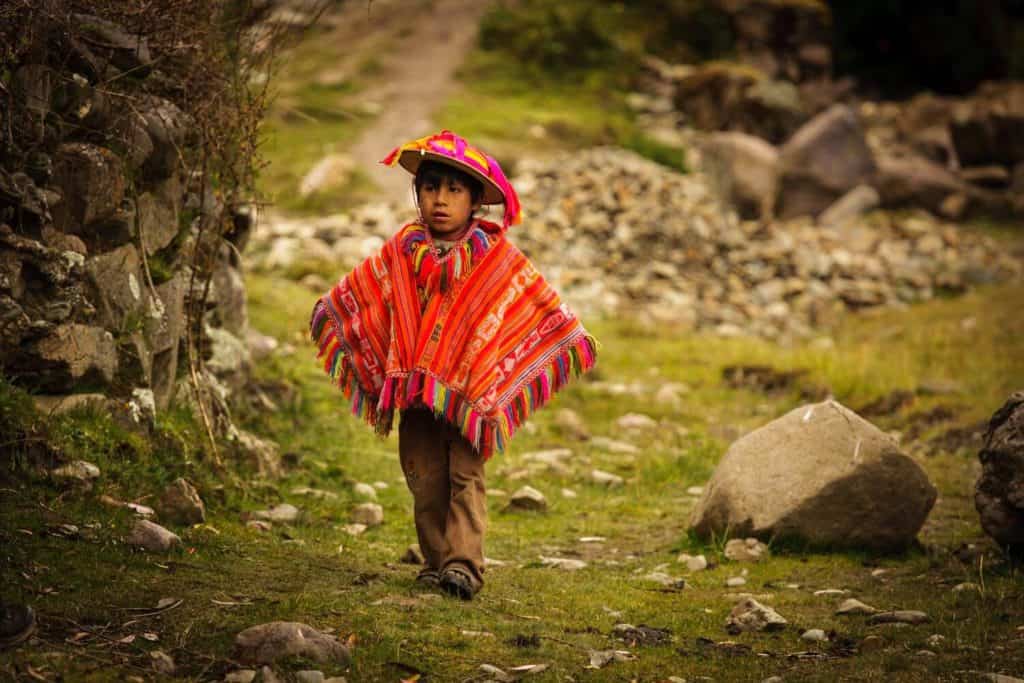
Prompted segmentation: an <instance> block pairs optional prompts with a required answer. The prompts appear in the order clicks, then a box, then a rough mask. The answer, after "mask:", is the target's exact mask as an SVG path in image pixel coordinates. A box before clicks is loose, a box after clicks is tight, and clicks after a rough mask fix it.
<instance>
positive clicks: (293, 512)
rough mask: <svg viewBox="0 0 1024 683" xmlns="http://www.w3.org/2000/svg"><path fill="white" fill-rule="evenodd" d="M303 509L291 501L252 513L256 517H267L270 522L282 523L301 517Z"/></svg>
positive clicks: (288, 522)
mask: <svg viewBox="0 0 1024 683" xmlns="http://www.w3.org/2000/svg"><path fill="white" fill-rule="evenodd" d="M300 514H301V511H300V510H299V508H297V507H295V506H294V505H292V504H291V503H281V504H280V505H275V506H273V507H271V508H270V509H269V510H257V511H255V512H253V513H252V516H253V517H255V518H256V519H265V520H267V521H269V522H281V523H282V524H290V523H291V522H294V521H296V520H297V519H298V518H299V515H300Z"/></svg>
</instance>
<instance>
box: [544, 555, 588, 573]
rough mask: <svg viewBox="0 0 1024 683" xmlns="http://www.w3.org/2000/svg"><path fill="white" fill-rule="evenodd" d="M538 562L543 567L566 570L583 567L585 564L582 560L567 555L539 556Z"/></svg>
mask: <svg viewBox="0 0 1024 683" xmlns="http://www.w3.org/2000/svg"><path fill="white" fill-rule="evenodd" d="M540 563H541V564H542V565H544V566H545V567H553V568H555V569H565V570H567V571H576V570H578V569H583V568H585V567H586V566H587V563H586V562H584V561H583V560H574V559H571V558H567V557H543V556H542V557H541V558H540Z"/></svg>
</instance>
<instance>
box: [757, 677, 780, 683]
mask: <svg viewBox="0 0 1024 683" xmlns="http://www.w3.org/2000/svg"><path fill="white" fill-rule="evenodd" d="M784 680H785V679H783V678H782V676H769V677H768V678H766V679H764V680H763V681H761V683H783V682H784Z"/></svg>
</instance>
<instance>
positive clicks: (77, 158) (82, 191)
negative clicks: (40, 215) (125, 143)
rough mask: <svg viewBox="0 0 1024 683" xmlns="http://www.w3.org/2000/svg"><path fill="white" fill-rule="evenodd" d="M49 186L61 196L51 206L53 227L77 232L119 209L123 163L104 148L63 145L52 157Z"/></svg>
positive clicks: (81, 144) (76, 143)
mask: <svg viewBox="0 0 1024 683" xmlns="http://www.w3.org/2000/svg"><path fill="white" fill-rule="evenodd" d="M53 185H54V186H55V187H56V188H57V190H58V191H59V192H60V195H61V196H62V197H63V201H61V202H60V203H58V204H57V205H56V206H54V207H53V211H52V213H53V222H54V225H55V226H56V227H57V229H58V230H61V231H62V232H70V233H81V232H82V231H83V230H84V228H86V227H87V226H89V225H90V224H92V223H96V222H97V221H101V220H104V219H107V218H110V217H111V216H113V215H114V213H115V212H116V211H117V209H118V208H120V206H121V200H122V199H124V191H125V176H124V163H123V162H122V161H121V158H120V157H119V156H117V155H116V154H114V153H113V152H111V151H110V150H109V149H106V148H105V147H99V146H97V145H90V144H88V143H84V142H69V143H65V144H63V145H61V146H60V148H59V149H58V150H57V155H56V157H55V158H54V162H53Z"/></svg>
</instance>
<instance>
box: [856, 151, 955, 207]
mask: <svg viewBox="0 0 1024 683" xmlns="http://www.w3.org/2000/svg"><path fill="white" fill-rule="evenodd" d="M875 186H876V187H877V188H878V193H879V195H880V196H881V198H882V203H883V204H884V205H885V206H888V207H900V206H923V207H924V208H926V209H928V210H930V211H932V212H934V213H939V212H940V210H941V209H942V206H943V202H944V201H945V200H946V198H947V197H949V196H950V195H953V194H957V193H961V192H964V191H965V185H964V183H963V181H961V180H960V179H959V178H957V177H956V176H955V175H953V174H952V173H951V172H950V171H949V170H947V169H946V168H945V167H944V166H942V165H941V164H937V163H935V162H934V161H930V160H928V159H925V158H924V157H892V156H884V155H883V156H880V157H879V158H878V177H877V179H876V181H875Z"/></svg>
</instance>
